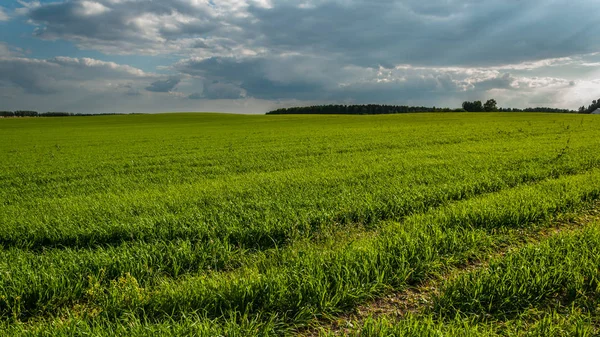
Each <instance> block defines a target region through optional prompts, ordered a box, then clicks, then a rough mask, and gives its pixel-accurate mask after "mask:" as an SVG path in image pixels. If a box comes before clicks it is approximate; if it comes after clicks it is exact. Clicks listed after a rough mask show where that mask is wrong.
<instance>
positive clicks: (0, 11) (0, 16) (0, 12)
mask: <svg viewBox="0 0 600 337" xmlns="http://www.w3.org/2000/svg"><path fill="white" fill-rule="evenodd" d="M9 19H10V17H9V16H8V14H6V12H5V11H4V8H2V7H1V6H0V21H8V20H9Z"/></svg>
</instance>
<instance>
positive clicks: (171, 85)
mask: <svg viewBox="0 0 600 337" xmlns="http://www.w3.org/2000/svg"><path fill="white" fill-rule="evenodd" d="M179 82H181V79H179V78H177V77H171V78H169V79H166V80H160V81H156V82H152V84H150V85H149V86H147V87H146V90H148V91H152V92H170V91H173V89H175V87H176V86H177V85H178V84H179Z"/></svg>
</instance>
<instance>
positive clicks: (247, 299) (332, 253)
mask: <svg viewBox="0 0 600 337" xmlns="http://www.w3.org/2000/svg"><path fill="white" fill-rule="evenodd" d="M599 196H600V172H599V171H597V170H594V171H593V172H591V173H585V174H581V175H576V176H569V177H562V178H559V179H555V180H548V181H544V182H541V183H538V184H533V185H525V186H520V187H517V188H514V189H511V190H505V191H501V192H498V193H492V194H488V195H485V196H481V197H477V198H473V199H469V200H465V201H461V202H457V203H452V204H449V205H447V206H444V207H441V208H439V209H436V210H433V211H431V212H429V213H425V214H416V215H413V216H410V217H408V218H407V219H406V220H405V221H404V222H403V223H401V224H400V223H388V224H386V225H384V226H382V227H381V228H380V230H379V231H378V234H377V235H366V236H364V235H358V236H357V237H356V238H353V239H350V240H348V242H346V243H343V242H342V243H341V244H340V242H338V244H331V245H329V246H315V245H310V244H309V245H306V246H299V247H293V248H292V247H290V248H289V249H283V250H280V251H278V252H277V254H273V255H271V256H267V257H266V258H263V259H259V260H258V261H256V262H255V263H254V264H253V263H250V262H249V263H247V264H246V265H245V266H243V267H241V268H238V269H236V270H233V271H230V272H212V273H201V274H199V275H188V276H182V277H180V278H179V279H170V278H165V279H163V280H162V281H161V282H158V283H157V284H154V285H148V286H147V287H144V286H141V285H140V282H138V281H137V279H136V278H135V277H133V276H131V275H124V276H122V277H120V278H119V279H117V280H113V281H106V280H104V281H103V280H93V282H86V286H87V289H85V290H84V291H83V292H82V293H81V294H80V295H81V298H79V300H78V301H75V303H78V305H77V306H73V305H71V306H67V307H66V309H65V310H67V311H66V312H72V311H73V310H75V311H77V312H78V313H79V314H80V315H91V316H97V317H98V319H103V320H106V321H107V322H118V321H120V320H123V319H126V318H133V319H139V320H145V321H147V322H154V323H160V322H161V321H164V320H176V321H180V320H185V318H186V317H187V316H189V315H192V316H194V315H199V316H200V317H204V318H205V319H209V320H208V321H207V322H209V321H210V320H211V319H224V320H225V321H229V322H232V321H239V320H242V321H243V320H244V319H248V318H249V317H259V318H260V320H261V321H264V322H267V323H268V322H271V323H269V324H275V325H276V326H277V324H279V325H281V324H284V325H283V326H285V327H288V328H289V327H294V326H301V325H303V324H306V323H307V322H309V321H310V320H311V319H312V318H313V317H315V316H321V315H328V314H329V315H330V314H335V313H339V312H340V311H343V310H347V309H348V308H351V307H353V306H354V305H356V304H357V303H360V302H362V301H364V300H366V299H368V298H371V297H373V296H376V295H378V294H381V293H382V292H383V291H386V289H390V288H393V289H402V288H403V287H405V286H407V285H410V284H414V283H417V282H419V281H422V280H423V279H424V278H426V277H428V275H429V276H430V275H431V274H432V273H436V272H440V271H441V270H443V269H444V268H445V267H446V266H448V265H451V264H455V263H461V262H465V261H466V260H467V259H469V258H473V257H474V256H476V255H477V254H480V253H482V252H486V251H490V250H493V248H494V245H495V243H494V242H495V241H494V237H495V236H494V235H493V234H491V233H494V232H495V231H497V230H498V229H519V228H525V227H528V226H530V225H531V224H532V223H541V222H544V221H546V220H548V219H550V218H551V217H552V216H554V215H556V214H558V213H561V212H566V211H569V210H573V209H577V208H580V207H583V206H585V204H586V203H587V202H589V201H591V200H594V199H597V198H598V197H599ZM15 281H16V282H15V283H13V284H12V286H8V287H7V286H6V285H5V287H4V288H2V291H3V294H2V296H1V298H4V299H5V300H4V302H1V303H2V305H3V307H4V309H3V310H4V312H5V313H6V315H7V318H8V317H11V316H12V317H14V316H15V315H20V314H23V313H25V312H26V311H27V310H41V309H40V308H43V307H44V304H45V303H49V302H51V303H52V305H51V306H49V307H48V308H46V310H42V311H48V309H50V308H55V309H56V308H57V307H58V306H59V305H60V304H63V305H64V304H68V303H65V302H62V303H61V301H60V299H61V298H65V297H66V294H68V291H69V290H70V289H68V288H60V286H61V285H60V284H57V285H58V286H59V288H56V289H51V288H48V287H43V286H42V287H41V288H40V290H44V291H46V293H49V294H55V296H56V297H55V298H54V297H51V298H41V297H38V298H37V299H36V300H30V301H26V300H25V299H26V298H27V296H28V295H29V296H34V297H35V296H36V295H37V294H38V293H36V292H35V290H34V291H32V292H30V293H29V294H23V293H21V294H19V293H18V292H19V291H21V289H28V286H27V285H26V283H25V282H26V281H25V280H23V281H22V282H18V281H17V280H16V279H15ZM75 282H78V281H77V280H75ZM79 282H81V280H79ZM63 286H64V285H63ZM71 288H73V289H77V287H71ZM80 288H81V289H82V290H83V288H85V287H81V286H80ZM29 289H30V290H31V288H29ZM11 291H12V293H11ZM17 295H18V296H17ZM17 298H19V300H16V299H17ZM7 299H8V300H7ZM66 302H68V301H66ZM26 304H28V305H32V304H33V306H31V307H26ZM72 304H73V303H72ZM63 312H65V311H63ZM17 317H18V316H17ZM273 322H275V323H273ZM277 322H278V323H277ZM267 323H265V324H267ZM257 324H258V323H257ZM261 324H262V323H261Z"/></svg>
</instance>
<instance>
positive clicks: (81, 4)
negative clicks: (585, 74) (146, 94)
mask: <svg viewBox="0 0 600 337" xmlns="http://www.w3.org/2000/svg"><path fill="white" fill-rule="evenodd" d="M596 6H597V4H596V3H595V1H592V0H586V1H581V2H579V3H578V5H577V6H573V5H572V3H571V2H570V1H567V0H554V1H552V2H548V1H543V0H531V1H505V0H489V1H473V0H432V1H427V2H426V3H422V1H416V0H405V1H392V0H379V1H370V0H353V1H341V0H327V1H325V0H312V1H301V2H298V1H295V0H294V1H292V0H284V1H242V0H227V1H218V2H211V1H183V0H164V1H160V2H158V1H154V2H147V1H113V0H96V1H83V0H71V1H65V2H58V3H43V4H39V5H38V6H30V7H29V8H25V9H23V10H22V12H24V15H25V16H26V17H27V18H28V19H29V20H31V22H32V23H35V24H37V25H39V27H38V29H37V30H36V32H35V34H36V35H37V36H39V37H41V38H45V39H57V38H60V39H66V40H71V41H75V42H76V43H78V44H79V45H80V46H82V47H83V48H86V49H96V50H100V51H103V52H107V53H135V54H152V55H153V54H160V53H178V54H180V55H184V56H191V55H195V56H196V57H201V58H208V57H231V56H234V55H237V56H261V55H283V54H287V53H300V54H302V55H321V56H325V57H329V58H331V59H333V58H335V59H337V60H339V61H341V62H342V63H343V64H352V65H358V66H369V67H376V66H379V65H383V66H386V67H388V66H394V65H397V64H413V65H439V66H449V65H478V66H489V65H502V64H507V63H519V62H523V61H536V60H539V59H549V58H560V57H565V56H569V55H573V54H583V53H590V52H594V51H597V50H598V49H600V41H599V40H598V39H597V38H596V37H597V36H598V34H599V33H600V27H599V26H598V25H597V23H596V22H595V19H594V17H593V16H591V15H589V13H592V12H595V10H596Z"/></svg>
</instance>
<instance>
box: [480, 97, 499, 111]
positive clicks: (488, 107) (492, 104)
mask: <svg viewBox="0 0 600 337" xmlns="http://www.w3.org/2000/svg"><path fill="white" fill-rule="evenodd" d="M496 104H497V103H496V100H495V99H493V98H492V99H488V101H487V102H485V104H484V105H483V109H484V110H485V111H487V112H491V111H498V107H497V106H496Z"/></svg>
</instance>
